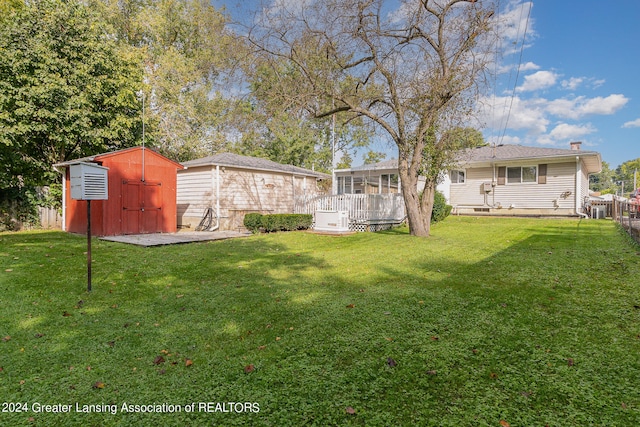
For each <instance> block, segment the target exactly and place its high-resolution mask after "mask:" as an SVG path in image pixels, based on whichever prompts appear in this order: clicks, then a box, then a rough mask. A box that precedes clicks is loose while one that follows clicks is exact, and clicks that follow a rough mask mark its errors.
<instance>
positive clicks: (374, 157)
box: [364, 150, 387, 165]
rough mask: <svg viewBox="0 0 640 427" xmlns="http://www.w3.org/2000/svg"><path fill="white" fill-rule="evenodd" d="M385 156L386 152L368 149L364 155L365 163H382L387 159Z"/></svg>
mask: <svg viewBox="0 0 640 427" xmlns="http://www.w3.org/2000/svg"><path fill="white" fill-rule="evenodd" d="M385 157H387V155H386V154H385V153H382V152H380V151H373V150H369V151H367V154H365V155H364V164H365V165H372V164H375V163H380V162H381V161H383V160H384V159H385Z"/></svg>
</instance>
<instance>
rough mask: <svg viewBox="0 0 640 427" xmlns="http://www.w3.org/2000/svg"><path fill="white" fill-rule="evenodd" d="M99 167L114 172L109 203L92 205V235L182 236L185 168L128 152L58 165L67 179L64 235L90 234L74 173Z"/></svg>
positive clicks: (141, 151) (149, 153) (138, 150)
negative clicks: (180, 184) (180, 182)
mask: <svg viewBox="0 0 640 427" xmlns="http://www.w3.org/2000/svg"><path fill="white" fill-rule="evenodd" d="M79 163H95V164H97V165H100V166H103V167H106V168H108V169H109V170H108V199H107V200H95V201H93V202H92V203H91V228H92V231H91V234H93V235H96V236H117V235H122V234H148V233H171V232H175V231H176V224H177V220H176V212H177V210H176V181H177V176H176V172H177V171H178V170H180V169H182V168H183V166H182V165H180V164H179V163H177V162H174V161H173V160H170V159H168V158H166V157H164V156H162V155H160V154H158V153H156V152H155V151H153V150H150V149H148V148H143V147H134V148H127V149H124V150H118V151H113V152H110V153H105V154H97V155H94V156H89V157H84V158H81V159H77V160H71V161H68V162H63V163H58V164H56V165H54V167H56V168H57V169H58V170H59V171H61V172H62V173H63V186H62V188H63V195H62V200H63V202H62V212H63V221H62V222H63V230H66V231H69V232H71V233H82V234H84V233H86V231H87V208H86V202H85V201H80V200H74V199H72V198H71V189H70V175H69V173H70V167H69V166H71V165H73V164H79Z"/></svg>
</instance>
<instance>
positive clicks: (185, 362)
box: [184, 359, 193, 368]
mask: <svg viewBox="0 0 640 427" xmlns="http://www.w3.org/2000/svg"><path fill="white" fill-rule="evenodd" d="M191 365H193V360H191V359H186V360H185V361H184V366H186V367H187V368H188V367H189V366H191Z"/></svg>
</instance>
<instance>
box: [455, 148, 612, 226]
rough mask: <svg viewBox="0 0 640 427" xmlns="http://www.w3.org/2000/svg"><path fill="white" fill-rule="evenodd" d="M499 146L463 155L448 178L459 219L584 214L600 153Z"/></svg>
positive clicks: (474, 150)
mask: <svg viewBox="0 0 640 427" xmlns="http://www.w3.org/2000/svg"><path fill="white" fill-rule="evenodd" d="M580 145H581V143H580V142H572V143H571V149H554V148H539V147H523V146H520V145H498V146H486V147H479V148H473V149H470V150H466V151H465V152H464V153H463V154H462V155H461V156H460V160H459V162H458V166H457V167H455V168H454V169H453V170H451V171H450V172H449V175H448V177H447V178H448V191H447V192H448V193H449V194H448V201H449V204H451V205H452V206H453V209H454V210H453V213H457V214H482V213H485V214H487V213H488V214H491V215H533V216H576V215H584V203H585V200H586V198H587V197H588V196H589V175H590V174H592V173H598V172H600V170H601V168H602V159H601V156H600V154H599V153H598V152H595V151H583V150H581V149H580Z"/></svg>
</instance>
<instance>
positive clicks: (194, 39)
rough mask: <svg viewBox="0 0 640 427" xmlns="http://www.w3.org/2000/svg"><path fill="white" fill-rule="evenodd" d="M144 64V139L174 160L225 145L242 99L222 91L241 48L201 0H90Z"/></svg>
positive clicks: (219, 15)
mask: <svg viewBox="0 0 640 427" xmlns="http://www.w3.org/2000/svg"><path fill="white" fill-rule="evenodd" d="M93 4H94V6H95V7H96V8H98V9H100V10H101V11H102V12H101V13H103V14H104V15H105V16H107V18H108V21H109V22H110V23H111V25H112V27H113V28H114V33H115V34H116V35H117V37H118V39H119V40H121V41H123V42H125V43H127V44H129V45H130V46H132V47H133V48H135V49H136V50H137V51H138V52H139V53H140V55H141V57H142V61H141V67H143V69H144V82H145V87H144V97H145V102H146V104H147V106H148V119H147V120H148V125H149V130H150V133H149V138H150V144H153V145H154V146H155V148H156V149H157V150H158V151H160V152H161V153H162V154H164V155H166V156H167V157H170V158H172V159H175V160H180V161H184V160H190V159H193V158H196V157H200V156H203V155H209V154H213V153H216V152H218V151H221V150H224V149H226V148H227V145H228V140H229V139H230V136H232V135H233V134H234V130H233V129H234V127H233V125H234V124H235V122H234V117H235V116H236V115H237V114H239V113H238V112H239V111H240V112H242V111H243V110H242V109H243V108H245V107H246V106H245V105H243V103H242V102H240V101H239V100H238V99H235V98H234V97H233V96H232V94H231V93H229V92H228V91H226V87H227V83H228V81H227V80H226V79H227V78H228V77H231V76H233V62H234V60H236V59H237V58H238V57H241V56H242V53H243V48H242V45H241V44H240V43H238V42H237V39H235V40H234V38H233V37H231V35H230V34H229V33H228V32H227V31H226V25H227V18H226V17H225V16H224V15H223V14H222V13H220V12H219V11H217V10H216V9H215V8H214V7H213V6H211V4H210V2H208V1H204V0H149V1H143V0H93Z"/></svg>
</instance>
